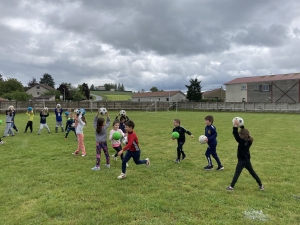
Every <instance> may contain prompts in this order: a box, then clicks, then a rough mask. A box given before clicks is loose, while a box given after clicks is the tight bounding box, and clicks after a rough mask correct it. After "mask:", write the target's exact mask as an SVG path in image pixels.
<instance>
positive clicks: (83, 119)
mask: <svg viewBox="0 0 300 225" xmlns="http://www.w3.org/2000/svg"><path fill="white" fill-rule="evenodd" d="M81 120H82V121H83V122H84V123H85V125H87V122H86V119H85V117H84V116H82V117H81Z"/></svg>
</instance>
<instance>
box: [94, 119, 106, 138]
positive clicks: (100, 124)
mask: <svg viewBox="0 0 300 225" xmlns="http://www.w3.org/2000/svg"><path fill="white" fill-rule="evenodd" d="M104 121H105V120H104V119H103V118H102V117H100V118H98V119H97V127H96V132H97V133H98V134H100V133H101V130H102V127H103V124H104Z"/></svg>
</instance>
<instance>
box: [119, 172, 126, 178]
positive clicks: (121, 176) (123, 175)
mask: <svg viewBox="0 0 300 225" xmlns="http://www.w3.org/2000/svg"><path fill="white" fill-rule="evenodd" d="M125 177H126V174H125V173H121V174H120V175H119V176H118V177H117V178H118V179H123V178H125Z"/></svg>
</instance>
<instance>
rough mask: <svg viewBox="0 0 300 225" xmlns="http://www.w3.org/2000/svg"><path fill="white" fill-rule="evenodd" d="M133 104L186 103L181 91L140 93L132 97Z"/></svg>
mask: <svg viewBox="0 0 300 225" xmlns="http://www.w3.org/2000/svg"><path fill="white" fill-rule="evenodd" d="M132 101H133V102H151V101H162V102H169V101H171V102H172V101H173V102H182V101H186V95H185V94H184V93H182V92H181V91H157V92H140V93H135V94H133V95H132Z"/></svg>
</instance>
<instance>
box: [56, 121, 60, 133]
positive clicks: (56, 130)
mask: <svg viewBox="0 0 300 225" xmlns="http://www.w3.org/2000/svg"><path fill="white" fill-rule="evenodd" d="M58 124H59V122H57V121H56V125H55V133H57V132H58Z"/></svg>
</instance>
